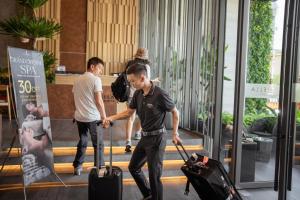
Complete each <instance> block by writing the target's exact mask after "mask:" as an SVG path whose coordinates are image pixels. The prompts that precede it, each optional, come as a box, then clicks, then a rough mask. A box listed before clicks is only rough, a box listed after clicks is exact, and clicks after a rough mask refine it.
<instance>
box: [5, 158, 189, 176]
mask: <svg viewBox="0 0 300 200" xmlns="http://www.w3.org/2000/svg"><path fill="white" fill-rule="evenodd" d="M128 164H129V161H116V162H113V163H112V165H113V166H118V167H120V168H121V169H122V170H123V171H128ZM183 164H184V161H183V160H164V161H163V166H164V170H169V169H180V167H181V166H182V165H183ZM105 165H109V162H105ZM93 166H94V162H85V163H83V171H84V172H88V171H89V170H90V169H91V168H92V167H93ZM145 167H147V164H146V165H145ZM54 170H55V172H56V173H57V174H73V172H74V168H73V165H72V163H54ZM21 173H22V167H21V165H5V166H4V168H3V170H2V172H1V176H3V177H4V176H15V175H20V174H21Z"/></svg>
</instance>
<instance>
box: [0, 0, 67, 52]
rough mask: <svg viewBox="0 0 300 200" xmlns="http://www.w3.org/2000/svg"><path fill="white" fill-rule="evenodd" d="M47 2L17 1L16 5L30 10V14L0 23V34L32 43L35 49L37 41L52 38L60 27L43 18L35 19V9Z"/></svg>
mask: <svg viewBox="0 0 300 200" xmlns="http://www.w3.org/2000/svg"><path fill="white" fill-rule="evenodd" d="M47 1H48V0H18V3H19V4H21V5H23V6H25V7H27V8H29V9H31V10H32V13H30V14H27V15H26V14H25V13H24V14H23V15H21V16H15V17H12V18H10V19H7V20H4V21H2V22H0V33H1V34H7V35H12V36H14V37H17V38H20V40H21V41H23V42H29V41H32V42H33V49H36V44H37V41H38V40H44V39H47V38H52V37H53V36H54V35H56V34H58V33H59V32H60V31H61V30H62V26H61V25H59V24H58V23H56V22H55V21H52V20H48V19H46V18H44V17H37V9H38V8H39V7H41V6H42V5H44V4H45V3H46V2H47Z"/></svg>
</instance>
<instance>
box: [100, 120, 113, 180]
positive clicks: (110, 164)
mask: <svg viewBox="0 0 300 200" xmlns="http://www.w3.org/2000/svg"><path fill="white" fill-rule="evenodd" d="M101 124H103V121H102V120H99V121H98V122H97V125H98V126H100V125H101ZM113 125H114V124H113V122H110V128H109V135H110V136H109V137H110V151H109V152H110V154H109V174H110V175H111V174H112V130H111V129H112V126H113ZM98 134H99V133H98ZM99 143H100V137H99V135H97V151H96V152H97V155H96V169H97V174H99Z"/></svg>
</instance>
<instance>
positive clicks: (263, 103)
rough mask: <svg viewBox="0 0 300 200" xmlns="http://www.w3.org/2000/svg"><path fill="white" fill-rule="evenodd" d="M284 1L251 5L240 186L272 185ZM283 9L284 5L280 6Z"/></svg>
mask: <svg viewBox="0 0 300 200" xmlns="http://www.w3.org/2000/svg"><path fill="white" fill-rule="evenodd" d="M281 3H284V1H276V2H271V1H256V0H255V1H254V0H253V1H251V3H250V15H249V33H248V56H247V68H246V73H247V75H246V87H245V108H244V117H243V124H244V128H243V137H242V159H241V174H240V176H241V180H240V181H241V182H254V181H272V180H273V179H274V170H275V168H274V166H275V150H276V129H275V127H276V121H277V114H278V97H279V82H280V64H281V46H280V45H278V44H282V26H283V15H281V13H284V10H282V9H284V6H281V5H280V4H281ZM283 5H284V4H283Z"/></svg>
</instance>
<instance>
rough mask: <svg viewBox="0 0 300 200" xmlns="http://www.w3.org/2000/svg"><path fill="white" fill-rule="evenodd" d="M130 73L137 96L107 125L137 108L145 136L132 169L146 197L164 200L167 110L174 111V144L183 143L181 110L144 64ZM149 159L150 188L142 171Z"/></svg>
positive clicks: (137, 150) (134, 67)
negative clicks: (163, 173)
mask: <svg viewBox="0 0 300 200" xmlns="http://www.w3.org/2000/svg"><path fill="white" fill-rule="evenodd" d="M126 73H127V78H128V80H129V82H130V84H131V85H132V86H133V87H135V88H136V89H137V90H136V91H135V93H134V95H133V98H132V101H131V103H130V105H129V108H128V109H127V110H126V111H124V112H122V113H119V114H116V115H113V116H110V117H108V118H106V120H105V121H104V126H105V127H107V126H108V125H109V121H114V120H118V119H125V118H128V117H130V116H131V115H132V114H133V113H134V112H135V111H136V112H137V115H138V116H139V118H140V120H141V126H142V132H141V134H142V139H141V140H140V141H139V143H138V144H137V146H136V148H135V149H134V152H133V154H132V157H131V160H130V163H129V166H128V168H129V171H130V173H131V175H132V176H133V178H134V180H135V182H136V184H137V186H138V187H139V189H140V191H141V192H142V194H143V196H144V199H151V200H161V199H163V186H162V182H161V180H160V177H161V174H162V167H163V157H164V153H165V148H166V138H165V137H164V134H165V133H166V129H165V128H164V119H165V116H166V112H171V113H172V115H173V132H172V134H173V136H172V139H173V142H174V143H179V142H181V140H180V138H179V136H178V133H177V130H178V123H179V116H178V111H177V109H176V107H175V104H174V103H173V101H172V99H171V98H170V97H169V95H168V94H167V92H165V91H164V90H163V89H161V88H159V87H158V86H155V85H153V83H152V82H151V81H150V79H149V78H148V77H147V71H146V66H145V65H144V64H142V63H136V64H134V65H132V66H130V67H129V68H128V69H127V72H126ZM146 162H147V165H148V170H149V180H150V187H149V183H148V181H147V179H146V177H145V175H144V173H143V171H142V170H141V168H142V167H143V165H144V164H145V163H146Z"/></svg>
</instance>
